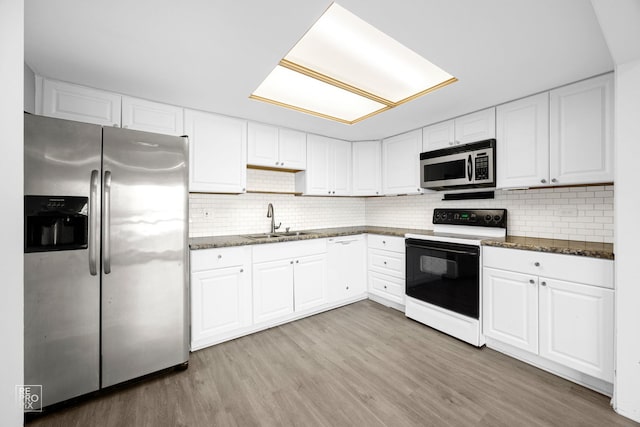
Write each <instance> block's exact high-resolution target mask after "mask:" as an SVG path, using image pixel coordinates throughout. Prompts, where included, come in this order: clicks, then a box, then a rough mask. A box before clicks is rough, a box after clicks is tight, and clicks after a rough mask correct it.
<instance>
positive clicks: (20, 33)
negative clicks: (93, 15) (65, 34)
mask: <svg viewBox="0 0 640 427" xmlns="http://www.w3.org/2000/svg"><path fill="white" fill-rule="evenodd" d="M23 51H24V4H23V1H22V0H0V117H1V118H2V119H0V135H2V139H1V140H0V197H2V209H0V223H2V224H6V225H7V226H5V227H2V238H1V239H0V278H1V279H0V342H1V343H2V350H1V351H0V425H1V426H3V427H4V426H7V427H13V426H19V425H22V410H21V409H20V408H19V407H18V405H17V403H16V399H15V386H16V385H17V384H22V381H23V374H22V371H23V361H22V360H23V344H22V340H23V338H22V335H23V283H22V275H23V270H22V229H23V228H22V206H23V201H22V194H23V185H22V176H23V173H22V164H23V160H22V159H23V119H22V109H23V77H24V68H23V67H24V59H23V57H24V53H23Z"/></svg>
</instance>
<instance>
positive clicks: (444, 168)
mask: <svg viewBox="0 0 640 427" xmlns="http://www.w3.org/2000/svg"><path fill="white" fill-rule="evenodd" d="M420 180H421V183H422V187H424V188H440V187H449V186H455V185H468V184H472V183H473V158H472V153H470V152H462V153H455V154H450V155H447V156H440V157H432V158H426V159H422V160H420Z"/></svg>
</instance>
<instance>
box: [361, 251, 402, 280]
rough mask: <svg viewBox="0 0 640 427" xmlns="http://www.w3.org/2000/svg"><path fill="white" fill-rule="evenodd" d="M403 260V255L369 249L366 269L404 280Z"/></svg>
mask: <svg viewBox="0 0 640 427" xmlns="http://www.w3.org/2000/svg"><path fill="white" fill-rule="evenodd" d="M404 259H405V258H404V253H401V254H399V253H397V252H391V251H382V250H380V249H370V250H369V266H368V267H369V270H372V271H377V272H379V273H384V274H389V275H391V276H395V277H398V278H400V279H404V276H405V269H406V267H405V263H404Z"/></svg>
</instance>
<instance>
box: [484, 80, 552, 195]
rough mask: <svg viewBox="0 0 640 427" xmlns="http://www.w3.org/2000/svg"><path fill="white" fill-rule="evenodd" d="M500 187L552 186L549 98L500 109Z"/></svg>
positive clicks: (537, 97) (534, 98)
mask: <svg viewBox="0 0 640 427" xmlns="http://www.w3.org/2000/svg"><path fill="white" fill-rule="evenodd" d="M496 115H497V118H496V120H497V140H498V144H497V147H496V151H497V156H496V157H497V162H498V163H497V166H496V173H497V187H498V188H509V187H532V186H540V185H545V184H548V183H549V94H548V93H547V92H545V93H541V94H539V95H534V96H530V97H528V98H524V99H520V100H518V101H514V102H510V103H508V104H504V105H500V106H499V107H498V108H497V113H496Z"/></svg>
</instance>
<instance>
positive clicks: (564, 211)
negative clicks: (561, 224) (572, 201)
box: [556, 208, 578, 217]
mask: <svg viewBox="0 0 640 427" xmlns="http://www.w3.org/2000/svg"><path fill="white" fill-rule="evenodd" d="M556 216H565V217H566V216H571V217H575V216H578V209H571V208H567V209H560V210H558V211H557V212H556Z"/></svg>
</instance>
